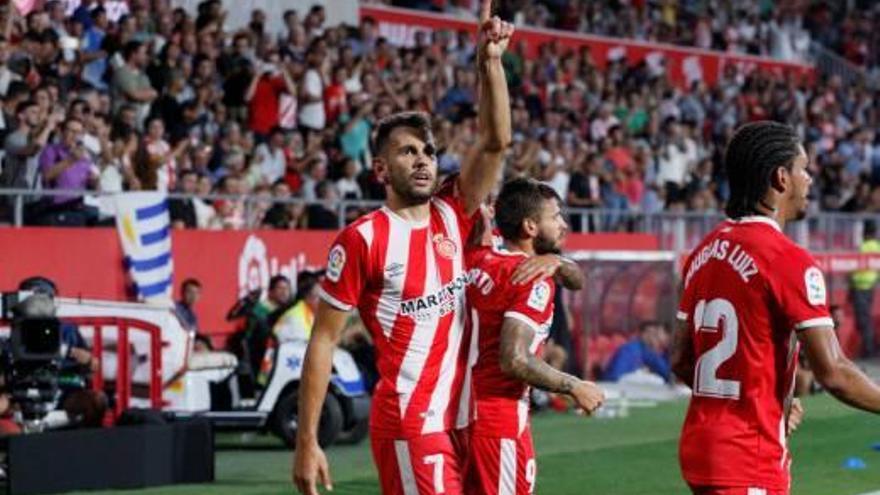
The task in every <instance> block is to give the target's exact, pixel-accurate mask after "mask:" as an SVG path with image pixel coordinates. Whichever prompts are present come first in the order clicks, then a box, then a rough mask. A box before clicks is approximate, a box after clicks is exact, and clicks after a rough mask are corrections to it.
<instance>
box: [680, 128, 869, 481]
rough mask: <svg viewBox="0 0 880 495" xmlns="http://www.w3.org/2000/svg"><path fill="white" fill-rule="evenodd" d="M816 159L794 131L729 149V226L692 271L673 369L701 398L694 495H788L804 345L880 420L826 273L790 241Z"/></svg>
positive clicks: (688, 432)
mask: <svg viewBox="0 0 880 495" xmlns="http://www.w3.org/2000/svg"><path fill="white" fill-rule="evenodd" d="M808 161H809V159H808V158H807V154H806V153H805V152H804V148H803V146H802V145H801V143H800V140H799V139H798V136H797V134H796V133H795V131H794V130H793V129H792V128H791V127H789V126H786V125H783V124H779V123H775V122H752V123H749V124H746V125H744V126H742V127H741V128H739V129H738V130H737V131H736V133H735V134H734V136H733V138H732V139H731V141H730V143H729V144H728V146H727V150H726V152H725V167H726V169H727V177H728V180H729V182H730V200H729V202H728V204H727V215H728V217H729V219H728V220H726V221H725V222H723V223H721V224H720V225H719V226H718V227H717V228H716V229H715V230H714V231H713V232H712V233H710V234H709V235H708V236H707V237H706V238H705V239H704V240H703V241H702V243H701V244H700V245H699V246H698V247H697V249H696V250H695V251H694V252H693V253H692V254H691V255H690V257H689V259H688V260H687V262H686V263H685V265H684V272H683V278H684V292H683V294H682V297H681V305H680V308H679V312H678V317H679V320H680V322H681V324H680V327H679V330H678V332H677V333H676V338H675V343H674V344H673V359H672V362H673V370H674V371H675V373H676V374H677V375H678V376H679V378H681V380H682V381H684V382H685V383H687V384H688V385H689V386H690V387H691V389H692V390H693V396H692V398H691V402H690V407H689V409H688V412H687V417H686V419H685V422H684V427H683V431H682V435H681V440H680V450H679V460H680V463H681V469H682V473H683V476H684V479H685V481H687V483H688V484H689V485H690V487H691V489H692V490H693V493H695V494H698V495H758V494H761V495H778V494H787V493H789V487H790V474H789V466H790V461H791V458H790V455H789V451H788V448H787V442H786V437H787V435H788V432H789V431H790V430H791V429H793V427H794V426H796V423H797V422H799V420H800V417H801V414H802V410H801V409H800V405H799V404H798V403H797V402H796V400H793V399H792V392H793V390H794V384H795V380H794V378H795V372H796V369H797V356H798V352H799V347H800V346H801V345H802V346H803V347H804V348H805V349H806V354H807V358H808V359H809V362H810V365H811V366H812V368H813V370H814V372H815V375H816V379H817V380H818V381H819V382H820V383H821V384H822V385H823V386H824V387H825V388H826V389H827V390H828V391H829V392H830V393H831V394H833V395H834V396H835V397H837V398H838V399H840V400H841V401H843V402H846V403H847V404H850V405H852V406H854V407H858V408H860V409H864V410H866V411H873V412H880V388H878V387H877V386H876V385H875V384H874V383H872V382H871V381H870V380H869V379H868V378H867V377H866V376H865V375H864V374H863V373H862V372H861V371H859V369H858V368H857V367H856V366H854V365H853V363H851V362H850V361H849V360H848V359H846V357H844V355H843V353H842V352H841V350H840V346H839V345H838V342H837V337H836V336H835V333H834V328H833V323H832V320H831V315H830V313H829V311H828V295H827V292H826V288H825V280H824V278H823V275H822V271H821V270H820V269H819V267H818V266H817V265H816V261H815V260H814V259H813V257H812V256H811V255H810V254H809V253H808V252H807V251H806V250H804V249H803V248H801V247H800V246H798V245H797V244H795V243H794V242H792V241H791V240H789V239H788V238H787V237H786V236H785V234H783V228H784V227H785V225H786V223H787V222H790V221H794V220H800V219H802V218H804V216H805V215H806V211H807V204H808V199H807V193H808V191H809V188H810V183H811V182H812V180H811V178H810V175H809V173H808V172H807V165H808Z"/></svg>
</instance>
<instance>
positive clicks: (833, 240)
mask: <svg viewBox="0 0 880 495" xmlns="http://www.w3.org/2000/svg"><path fill="white" fill-rule="evenodd" d="M71 195H77V196H83V195H85V196H87V197H91V198H93V202H95V203H96V204H97V202H100V201H111V200H112V198H111V197H110V196H112V195H111V194H101V193H96V192H94V191H61V190H50V191H32V190H21V189H17V190H16V189H9V190H0V204H6V205H7V206H11V208H10V207H7V208H6V211H5V216H4V212H3V211H2V208H0V222H2V221H4V220H5V221H6V223H7V224H8V225H14V226H22V225H25V224H31V223H29V222H26V221H25V220H27V217H28V215H27V213H28V212H27V210H28V208H29V205H30V204H33V203H30V202H31V201H34V199H33V198H38V197H49V196H71ZM168 197H169V198H178V199H199V200H203V201H207V202H212V201H216V200H227V201H241V202H242V204H243V205H244V208H245V214H244V217H245V218H250V214H251V212H252V210H253V208H256V207H261V208H265V207H266V206H267V204H274V203H283V204H289V205H301V206H307V205H318V204H323V205H324V206H325V207H326V208H327V209H329V210H331V211H332V212H334V214H335V215H336V227H337V228H341V227H344V226H345V225H346V224H347V222H348V221H350V220H351V218H352V217H353V216H357V215H359V214H362V213H365V212H367V211H371V210H373V209H376V208H378V207H380V206H381V205H382V204H383V203H382V202H381V201H376V200H341V201H335V202H332V203H327V202H321V201H313V202H308V201H304V200H302V199H300V198H284V199H277V198H267V197H263V196H257V195H241V196H232V195H223V194H212V195H208V196H198V195H191V194H183V193H168ZM565 212H566V214H567V215H568V219H569V224H570V227H571V229H572V230H573V231H575V232H586V233H600V232H605V233H607V232H641V233H648V234H653V235H656V236H657V238H658V239H659V243H660V247H661V249H665V250H672V251H676V252H683V251H686V250H689V249H692V248H693V247H695V246H696V245H697V243H698V242H699V241H700V239H702V238H703V237H704V236H705V235H706V234H708V233H709V232H711V230H712V229H713V228H714V227H715V226H716V225H717V224H718V223H719V222H720V221H722V220H723V219H724V216H723V215H722V214H721V213H719V212H714V211H688V212H672V211H666V212H659V213H642V212H637V211H626V210H617V209H585V208H566V210H565ZM867 220H873V221H874V222H875V223H877V224H878V225H880V214H877V213H837V212H819V213H814V214H811V215H810V216H809V217H808V218H807V219H806V220H805V221H802V222H792V223H790V224H789V225H787V226H786V229H785V230H786V233H787V234H788V235H789V236H790V237H792V239H794V240H795V241H796V242H798V243H799V244H800V245H802V246H804V247H806V248H807V249H809V250H811V251H819V252H821V251H853V250H857V248H858V246H859V243H860V241H861V239H862V228H863V225H864V223H865V221H867ZM104 224H106V225H108V226H112V225H113V219H112V217H108V218H105V219H104ZM245 228H260V226H259V225H246V226H245Z"/></svg>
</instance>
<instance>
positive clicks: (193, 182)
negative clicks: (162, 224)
mask: <svg viewBox="0 0 880 495" xmlns="http://www.w3.org/2000/svg"><path fill="white" fill-rule="evenodd" d="M198 186H199V174H198V173H196V171H195V170H181V171H180V175H179V176H178V180H177V191H178V192H180V193H183V194H195V193H196V192H197V190H198ZM195 201H196V200H194V199H193V198H172V199H169V200H168V213H169V215H170V217H171V226H172V227H174V228H175V229H194V228H196V227H197V226H198V219H197V215H196V205H195Z"/></svg>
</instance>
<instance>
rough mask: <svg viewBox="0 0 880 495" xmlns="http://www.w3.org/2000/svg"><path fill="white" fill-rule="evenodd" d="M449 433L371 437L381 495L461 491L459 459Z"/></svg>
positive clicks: (457, 493)
mask: <svg viewBox="0 0 880 495" xmlns="http://www.w3.org/2000/svg"><path fill="white" fill-rule="evenodd" d="M452 436H453V433H452V432H441V433H432V434H430V435H424V436H421V437H417V438H410V439H407V440H394V439H385V438H378V439H371V440H370V443H371V445H372V447H373V461H374V462H375V463H376V469H377V470H378V471H379V484H380V485H381V486H382V493H383V495H437V494H441V493H442V494H446V495H461V494H462V493H463V491H462V482H461V478H462V463H461V459H460V456H459V454H458V450H456V446H455V443H454V441H453V438H452Z"/></svg>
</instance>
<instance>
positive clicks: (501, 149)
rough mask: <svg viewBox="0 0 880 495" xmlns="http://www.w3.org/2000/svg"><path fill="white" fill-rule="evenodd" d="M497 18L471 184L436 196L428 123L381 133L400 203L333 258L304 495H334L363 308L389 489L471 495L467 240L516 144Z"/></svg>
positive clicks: (305, 394)
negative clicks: (327, 435)
mask: <svg viewBox="0 0 880 495" xmlns="http://www.w3.org/2000/svg"><path fill="white" fill-rule="evenodd" d="M490 10H491V0H483V1H482V3H481V7H480V38H481V39H480V42H479V48H478V52H479V53H478V56H477V65H478V73H479V76H480V99H479V109H478V125H479V131H480V134H479V136H478V139H477V143H476V144H475V146H474V148H473V149H471V150H470V151H469V152H468V154H467V156H466V158H465V160H464V163H463V164H462V170H461V176H460V178H459V180H458V181H455V182H454V183H452V184H450V186H449V187H445V188H443V189H441V190H440V191H439V192H438V191H436V189H437V158H436V154H435V153H436V147H435V145H434V139H433V136H432V133H431V127H430V121H429V118H428V116H427V115H424V114H419V113H412V112H407V113H400V114H395V115H391V116H389V117H388V118H386V119H385V120H383V121H382V122H380V123H379V125H378V128H377V130H376V134H375V138H374V143H373V145H374V152H375V157H374V159H373V167H374V170H375V171H376V173H377V175H378V176H379V178H380V179H381V180H382V181H383V182H384V183H385V186H386V191H387V194H388V200H387V202H386V204H385V206H384V207H383V208H381V209H380V210H377V211H374V212H372V213H369V214H367V215H364V216H363V217H361V218H359V219H358V220H356V221H355V222H354V223H352V224H351V225H349V226H348V227H347V228H346V229H344V230H343V231H342V233H340V235H339V237H338V238H337V240H336V242H335V243H334V244H333V247H332V248H331V249H330V254H329V259H328V263H327V271H326V278H325V281H324V282H323V284H322V285H321V288H320V296H321V303H320V306H319V307H318V311H317V314H316V316H315V325H314V329H313V330H312V336H311V339H310V341H309V346H308V350H307V352H306V356H305V360H304V365H303V367H304V368H303V377H302V385H301V387H300V389H299V394H300V396H299V397H300V400H299V421H300V423H299V429H298V431H297V441H296V452H295V456H294V466H293V478H294V483H295V484H296V486H297V487H298V489H299V490H300V491H301V492H302V493H306V494H316V493H317V490H316V484H317V483H318V482H321V483H322V484H323V485H324V486H325V487H327V488H329V487H330V486H331V480H330V472H329V466H328V463H327V459H326V457H325V455H324V452H323V451H322V450H321V448H320V446H319V445H318V442H317V429H318V421H319V417H320V412H321V406H322V404H323V402H324V397H325V394H326V392H327V386H328V381H329V376H330V371H331V363H332V355H333V349H334V348H335V346H336V343H337V341H338V340H339V337H340V334H341V332H342V329H343V327H344V326H345V322H346V320H347V318H348V312H349V311H351V310H352V309H354V308H357V309H358V311H359V313H360V317H361V319H362V320H363V322H364V325H365V326H366V327H367V329H368V330H369V331H370V333H371V334H372V336H373V341H374V342H375V345H376V357H377V368H378V370H379V375H380V376H379V382H378V384H377V386H376V390H375V393H374V396H373V402H372V410H371V413H370V441H371V444H372V451H373V458H374V461H375V464H376V467H377V469H378V472H379V482H380V484H381V488H382V492H383V493H385V494H407V495H409V494H422V495H424V494H435V493H445V494H450V495H455V494H458V493H462V473H461V471H462V466H463V462H462V459H463V453H462V452H460V451H459V450H457V449H456V448H455V443H454V439H453V434H452V430H453V426H454V423H455V420H456V418H457V416H458V409H459V405H460V402H462V401H464V400H466V399H465V398H463V397H462V395H463V394H462V390H463V389H466V387H464V386H463V383H464V374H465V371H466V367H467V354H466V352H463V351H462V345H461V343H462V340H463V334H464V330H465V286H466V285H467V270H466V269H465V264H464V247H465V245H464V240H466V239H467V238H468V235H469V233H470V230H471V228H472V226H473V224H474V221H475V219H477V218H479V217H478V216H477V215H475V213H476V212H477V210H478V208H479V206H480V204H481V202H482V201H483V200H484V198H485V197H486V196H487V195H488V194H489V192H490V191H491V189H492V188H493V187H494V186H495V184H496V182H497V178H498V177H499V175H500V173H499V172H500V168H501V163H502V158H503V155H504V153H505V151H506V149H507V147H508V145H509V143H510V141H511V130H510V127H511V122H510V101H509V95H508V92H507V83H506V79H505V75H504V68H503V66H502V64H501V55H502V54H503V53H504V50H505V49H506V47H507V45H508V42H509V40H510V37H511V35H512V34H513V26H512V25H510V24H508V23H505V22H502V21H501V20H500V19H498V18H497V17H494V18H490Z"/></svg>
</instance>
